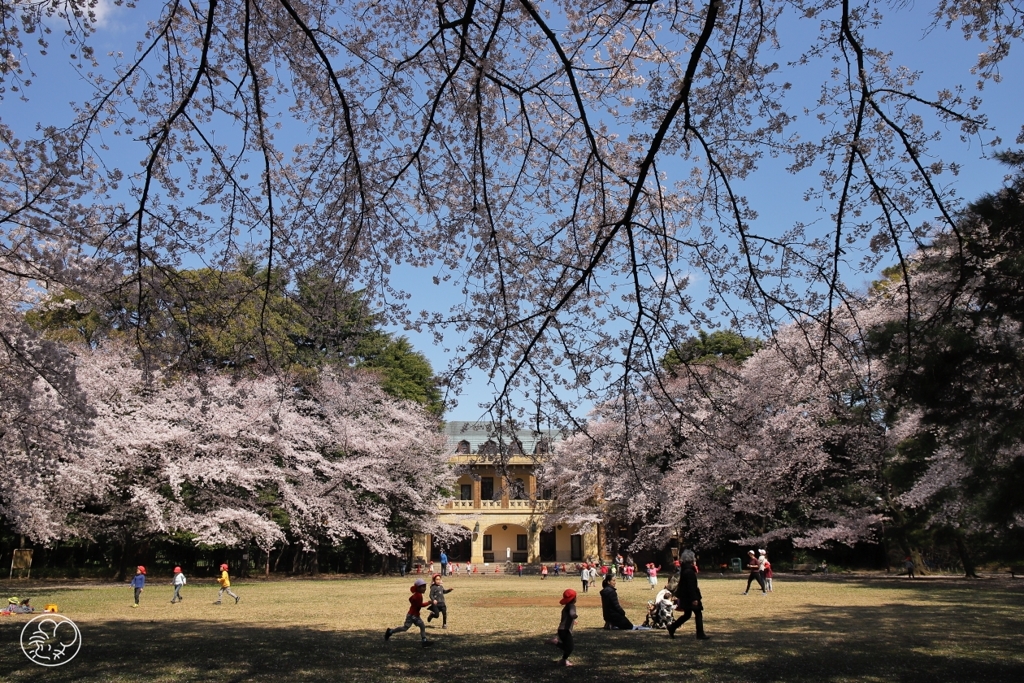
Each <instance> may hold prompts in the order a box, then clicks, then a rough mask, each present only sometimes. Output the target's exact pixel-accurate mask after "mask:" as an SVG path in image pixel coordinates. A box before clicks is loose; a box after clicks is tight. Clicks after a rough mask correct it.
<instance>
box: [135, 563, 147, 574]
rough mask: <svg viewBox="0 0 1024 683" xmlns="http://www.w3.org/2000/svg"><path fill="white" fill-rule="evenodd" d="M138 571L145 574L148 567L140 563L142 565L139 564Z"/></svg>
mask: <svg viewBox="0 0 1024 683" xmlns="http://www.w3.org/2000/svg"><path fill="white" fill-rule="evenodd" d="M136 571H138V572H139V573H140V574H145V573H146V568H145V567H143V566H142V565H141V564H140V565H139V566H138V567H137V568H136Z"/></svg>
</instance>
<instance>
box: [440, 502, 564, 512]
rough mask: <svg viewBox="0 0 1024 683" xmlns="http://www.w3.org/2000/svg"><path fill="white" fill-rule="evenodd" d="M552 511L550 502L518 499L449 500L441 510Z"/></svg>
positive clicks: (443, 504)
mask: <svg viewBox="0 0 1024 683" xmlns="http://www.w3.org/2000/svg"><path fill="white" fill-rule="evenodd" d="M550 509H551V501H550V500H530V499H529V498H525V499H516V498H502V499H500V500H449V501H448V502H446V503H442V504H441V510H443V511H445V512H474V513H477V512H480V513H485V514H486V513H487V512H504V511H510V510H511V511H518V512H527V513H529V512H548V511H549V510H550Z"/></svg>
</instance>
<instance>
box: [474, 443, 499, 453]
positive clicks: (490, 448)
mask: <svg viewBox="0 0 1024 683" xmlns="http://www.w3.org/2000/svg"><path fill="white" fill-rule="evenodd" d="M477 453H479V454H480V455H497V454H498V444H497V443H495V442H494V440H493V439H488V440H487V441H486V442H484V443H482V444H480V450H478V451H477Z"/></svg>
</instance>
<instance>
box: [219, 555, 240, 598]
mask: <svg viewBox="0 0 1024 683" xmlns="http://www.w3.org/2000/svg"><path fill="white" fill-rule="evenodd" d="M217 583H219V584H220V590H219V591H217V601H216V602H215V603H213V604H215V605H219V604H220V599H221V598H222V597H224V594H225V593H227V594H228V595H230V596H231V597H233V598H234V599H235V604H236V605H237V604H238V601H239V600H241V599H242V598H240V597H238V596H237V595H235V594H234V593H232V592H231V577H230V576H228V566H227V565H226V564H222V565H221V566H220V578H219V579H217Z"/></svg>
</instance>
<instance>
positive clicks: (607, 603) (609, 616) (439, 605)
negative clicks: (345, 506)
mask: <svg viewBox="0 0 1024 683" xmlns="http://www.w3.org/2000/svg"><path fill="white" fill-rule="evenodd" d="M677 564H678V566H679V576H678V581H677V584H676V588H675V590H674V591H669V590H668V589H665V590H663V591H661V592H660V593H659V594H658V597H657V599H656V602H665V603H668V604H670V605H671V606H672V608H674V609H675V610H679V611H682V615H681V616H680V617H679V618H678V619H675V620H674V621H670V622H668V623H666V624H665V626H666V629H667V630H668V634H669V636H670V637H672V638H675V636H676V631H677V630H678V629H679V627H681V626H682V625H683V624H684V623H686V622H687V621H688V620H689V619H690V618H693V620H694V623H695V625H696V627H697V639H698V640H707V638H708V636H707V635H706V634H705V633H704V619H703V609H704V608H703V604H702V602H701V594H700V588H699V586H698V585H697V567H696V557H695V556H694V554H693V551H691V550H684V551H683V552H682V553H681V554H680V557H679V562H678V563H677ZM651 566H653V565H651ZM651 566H649V567H648V575H649V576H650V573H651V572H650V569H651ZM660 569H661V567H656V568H655V571H654V576H655V582H654V583H655V584H656V582H657V571H658V570H660ZM597 571H598V570H597V568H596V566H594V565H590V564H589V563H587V564H585V565H583V567H582V569H581V570H580V576H581V578H583V592H587V590H588V589H589V584H590V582H591V581H596V579H597ZM591 572H594V573H593V574H591ZM617 581H618V578H617V576H616V575H615V573H611V572H607V568H606V572H605V574H604V579H603V580H602V583H601V613H602V616H603V617H604V628H605V629H608V630H614V629H618V630H630V631H644V630H650V628H651V626H650V625H648V624H647V623H646V622H645V624H643V625H634V624H633V622H631V621H630V620H629V618H628V617H627V616H626V611H625V610H624V609H623V608H622V605H621V604H620V603H619V596H618V592H617V589H616V583H617ZM452 590H454V589H452V588H445V587H444V578H443V576H442V575H441V574H434V575H433V576H432V577H431V583H430V585H429V591H430V593H429V595H426V594H427V591H428V585H427V582H426V581H425V580H423V579H416V580H415V581H414V582H413V584H412V586H410V587H409V592H410V594H411V595H410V596H409V608H408V610H407V611H406V614H405V621H404V622H403V623H402V625H401V626H395V627H392V628H388V629H386V630H385V631H384V640H385V641H388V640H391V637H392V636H394V635H395V634H396V633H404V632H405V631H408V630H409V629H410V628H412V627H413V626H417V627H419V631H420V643H421V644H422V646H423V647H429V646H431V645H433V644H434V641H432V640H429V639H428V638H427V626H426V623H424V621H423V619H422V617H421V616H420V615H421V612H422V610H423V608H424V607H426V608H427V609H428V610H429V612H430V615H429V616H428V617H427V621H428V622H429V621H432V620H433V619H436V618H438V617H439V616H440V617H441V618H442V624H441V628H447V627H448V608H447V605H446V604H445V595H447V594H448V593H451V592H452ZM425 596H426V597H425ZM576 599H577V593H576V591H575V590H573V589H572V588H567V589H566V590H565V591H564V592H563V593H562V598H561V600H560V601H559V604H561V605H562V613H561V618H560V619H559V622H558V629H557V635H556V637H555V638H552V639H551V640H550V641H548V642H550V643H551V644H552V645H556V646H557V647H559V648H560V649H561V650H562V659H561V664H562V665H563V666H572V662H571V661H570V660H569V657H570V655H571V654H572V653H573V650H574V649H575V643H574V640H573V628H574V626H575V624H576V620H577V616H578V614H577V611H576ZM670 614H671V610H670ZM666 621H667V620H666Z"/></svg>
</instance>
